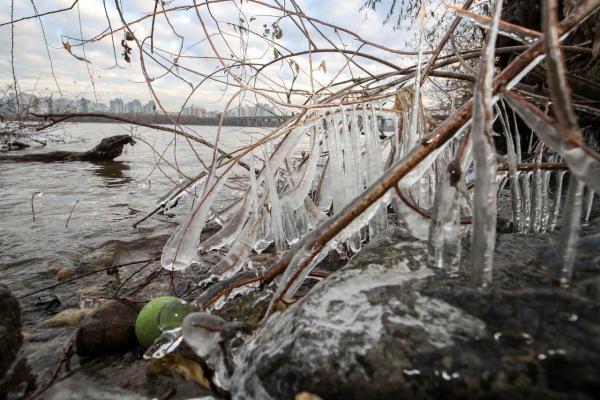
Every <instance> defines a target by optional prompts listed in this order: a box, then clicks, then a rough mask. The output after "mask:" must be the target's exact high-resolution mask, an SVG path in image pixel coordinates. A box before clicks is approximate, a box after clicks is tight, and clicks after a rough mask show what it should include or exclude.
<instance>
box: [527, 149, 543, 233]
mask: <svg viewBox="0 0 600 400" xmlns="http://www.w3.org/2000/svg"><path fill="white" fill-rule="evenodd" d="M541 162H542V156H541V155H539V156H538V157H537V160H536V164H539V163H541ZM542 183H543V182H542V171H541V170H540V169H539V168H536V169H535V170H534V172H533V196H532V199H531V218H530V224H529V231H530V232H539V231H540V225H541V222H542Z"/></svg>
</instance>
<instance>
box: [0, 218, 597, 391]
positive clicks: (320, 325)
mask: <svg viewBox="0 0 600 400" xmlns="http://www.w3.org/2000/svg"><path fill="white" fill-rule="evenodd" d="M557 236H558V232H557V233H552V234H548V235H541V234H540V235H537V234H529V235H527V236H523V235H519V234H503V235H500V236H499V239H498V243H497V254H496V260H495V264H496V266H495V270H494V274H495V277H494V282H493V284H492V285H491V287H489V288H486V289H475V288H471V287H470V285H469V283H468V280H467V277H466V274H464V273H458V274H456V275H454V276H451V275H449V274H446V273H445V272H443V271H438V270H432V269H429V268H427V267H426V257H427V249H426V243H425V242H422V241H419V240H416V239H414V238H413V237H411V236H410V235H409V234H408V233H407V232H405V231H403V230H400V229H397V230H392V231H388V232H386V233H384V234H382V235H381V236H380V237H378V238H377V239H376V240H374V241H373V242H372V243H370V244H369V245H367V246H365V248H364V249H363V250H362V251H361V252H360V253H358V254H357V255H356V256H354V257H353V258H352V259H351V260H350V261H349V262H348V263H347V264H346V265H345V266H343V267H341V268H339V269H338V270H337V271H335V272H333V273H332V275H331V276H329V277H328V278H327V279H324V280H321V281H320V282H316V280H312V282H311V284H310V285H307V286H306V287H305V288H304V290H302V291H301V292H302V294H303V295H304V297H302V298H300V299H299V300H298V301H297V302H295V303H294V304H292V305H291V306H289V307H287V308H286V309H285V310H281V311H279V312H278V313H277V314H276V315H274V316H272V317H271V319H270V320H269V321H268V322H267V323H266V324H264V325H262V326H260V328H257V329H256V330H255V331H254V332H253V334H252V335H249V336H248V335H246V336H243V337H240V338H238V340H237V341H236V342H234V343H232V344H231V346H232V347H231V348H230V349H229V350H230V351H231V354H232V355H233V362H234V363H233V364H234V371H233V373H232V376H231V377H230V379H229V381H228V383H227V386H228V387H226V388H222V387H219V385H217V384H216V383H215V382H214V381H213V382H208V381H210V380H211V377H212V378H213V380H214V376H215V372H218V373H222V371H221V372H219V371H211V368H210V367H209V366H208V365H206V364H205V363H204V362H203V360H202V359H198V358H197V357H196V356H195V355H194V354H193V353H192V352H190V350H189V349H186V346H180V348H179V349H178V350H177V351H176V352H175V353H173V354H171V355H169V356H167V357H165V358H163V359H161V360H145V359H144V358H143V357H142V356H143V353H144V349H142V348H141V347H140V346H139V345H137V344H136V343H135V340H132V337H131V336H128V335H131V333H132V330H133V321H134V320H135V318H134V316H135V312H133V314H132V315H131V316H129V317H127V315H128V313H126V312H124V311H123V310H121V311H119V310H120V308H119V307H121V308H123V309H125V308H127V309H129V308H131V309H132V310H133V309H139V308H140V307H141V305H143V302H145V301H147V300H148V299H150V298H153V297H157V296H160V295H164V294H169V293H170V292H171V290H172V288H171V287H170V282H169V279H168V278H167V275H168V274H165V275H164V276H163V277H162V278H161V279H155V280H153V281H152V282H151V283H149V284H147V285H146V286H145V287H143V288H142V289H141V290H140V291H139V292H137V293H135V294H133V295H132V296H129V297H128V298H130V299H131V302H132V303H131V304H132V305H131V306H127V305H124V304H123V300H122V299H121V298H120V299H113V298H111V296H109V295H108V294H109V293H114V289H115V287H117V286H119V285H122V283H123V282H122V278H123V277H124V276H126V275H125V272H126V269H124V270H123V271H122V272H121V277H120V278H118V277H117V275H118V274H117V275H115V274H114V271H112V275H110V274H107V273H104V274H102V275H97V276H96V277H93V276H92V277H91V278H85V279H82V280H81V282H77V283H76V284H73V285H72V286H69V285H64V286H69V289H68V291H66V289H64V286H61V287H62V289H61V291H60V292H58V291H56V290H53V289H50V290H48V291H45V292H42V293H40V294H39V296H38V297H36V298H35V299H32V298H25V299H23V300H21V308H23V310H24V312H23V317H21V316H20V315H19V313H18V310H19V308H18V307H16V304H17V300H16V299H15V298H14V296H12V295H11V294H10V292H9V290H8V288H6V287H4V286H3V287H1V288H0V292H1V293H0V294H1V296H0V300H1V302H0V304H1V307H0V341H1V343H2V347H3V348H6V349H8V350H9V351H7V352H5V353H4V354H2V359H1V361H2V362H1V365H0V366H1V367H2V370H0V373H2V374H3V375H4V377H3V378H2V382H1V383H0V392H1V393H3V394H2V395H1V396H0V398H7V399H19V398H26V397H27V396H30V395H31V394H32V393H34V394H35V393H36V391H37V392H38V393H39V397H41V398H48V399H65V398H69V399H71V398H72V399H83V398H85V399H101V398H102V399H103V398H117V397H118V398H125V399H141V398H171V399H187V398H198V397H200V398H202V396H209V397H206V398H227V397H232V398H246V399H254V398H269V397H270V398H273V399H294V398H299V397H297V396H299V395H300V394H303V395H304V394H306V396H319V397H320V398H322V399H385V398H390V399H392V398H400V397H401V398H414V399H437V398H460V399H488V398H494V399H504V398H506V399H508V398H526V397H527V398H530V397H540V396H541V397H544V398H549V399H563V398H564V399H566V398H577V399H588V398H589V399H592V398H595V396H596V393H598V392H599V391H600V381H598V379H597V376H600V317H599V315H600V254H599V253H598V251H597V249H598V248H600V218H598V217H596V218H595V219H593V221H592V222H591V223H590V224H589V225H588V226H586V227H584V229H583V232H582V237H581V240H580V245H579V251H578V260H577V264H576V267H575V279H574V283H573V284H572V285H571V286H570V287H568V288H562V287H558V286H556V285H554V284H553V279H552V276H553V275H554V272H553V271H554V268H555V263H556V259H557V256H556V254H555V247H556V240H557ZM524 238H526V240H524ZM165 239H166V238H165V237H157V238H155V239H151V240H148V241H146V243H143V244H141V243H127V242H112V243H107V245H106V246H104V247H103V248H102V249H98V250H97V251H96V252H94V253H90V254H88V255H87V257H86V262H85V264H86V265H88V267H87V268H88V269H89V268H93V267H105V268H107V270H109V271H110V268H109V267H110V266H111V265H116V264H118V263H120V264H126V263H127V261H131V260H133V259H139V258H140V257H141V256H142V254H143V255H144V256H145V257H147V256H148V255H150V256H152V255H157V254H158V250H157V249H160V247H161V243H163V242H164V240H165ZM150 249H154V252H152V251H150ZM466 251H468V249H466ZM334 265H335V263H334V264H330V265H329V268H330V269H335V267H332V266H334ZM338 265H339V263H338ZM156 266H158V264H157V263H156V261H155V262H154V264H151V267H150V268H149V269H148V272H144V273H141V274H140V275H139V276H135V278H132V279H133V280H134V282H131V283H138V281H139V283H140V284H142V283H144V280H147V279H148V276H149V275H150V274H151V271H152V268H154V267H156ZM133 267H134V268H137V267H136V266H133ZM126 268H128V267H126ZM84 270H85V268H84V269H82V270H81V271H79V270H78V271H77V273H78V274H80V273H82V272H83V271H84ZM57 273H58V271H57ZM62 274H64V275H65V276H67V277H68V276H71V275H70V274H66V273H65V272H64V271H63V272H62ZM57 276H58V275H57ZM65 276H63V277H62V278H60V277H58V278H57V279H65ZM68 279H71V278H68ZM193 279H194V272H193V271H189V272H188V273H186V276H185V277H180V278H179V279H178V280H177V281H176V290H181V291H183V285H184V282H186V281H188V282H189V281H193ZM315 283H316V285H314V287H312V288H311V287H310V286H312V285H313V284H315ZM268 290H269V289H268V288H257V290H255V291H254V292H252V293H249V294H247V295H244V296H239V297H235V298H232V299H230V301H228V302H227V303H226V304H225V305H224V306H223V307H222V308H220V309H219V310H214V313H215V314H218V315H220V316H221V317H223V318H224V319H226V320H228V321H238V322H245V323H249V324H251V325H254V326H256V324H257V323H258V322H259V321H260V318H261V317H262V315H263V313H264V310H265V307H266V303H267V301H268V296H267V295H268V293H269V291H268ZM53 296H54V297H55V298H58V299H59V304H58V305H57V306H52V305H51V303H52V302H50V303H49V304H50V307H49V306H48V304H46V305H43V306H42V305H39V304H41V303H40V299H44V298H47V299H52V298H53ZM94 296H95V297H96V298H97V302H96V303H95V304H89V303H85V302H84V304H82V306H83V308H80V307H78V301H79V300H81V299H82V298H90V297H94ZM36 302H37V303H38V305H37V306H36V305H35V304H36ZM98 306H99V307H100V308H98ZM117 308H119V310H117ZM101 310H104V311H101ZM107 310H108V311H107ZM102 312H104V315H102ZM21 318H23V321H21ZM111 318H112V319H111ZM111 321H112V322H111ZM21 324H23V327H21ZM94 324H95V325H94ZM94 326H95V328H94V329H93V332H94V333H93V334H96V335H98V332H102V335H104V336H102V335H101V338H100V340H99V341H98V340H97V343H100V345H99V346H100V347H97V348H95V349H93V351H91V352H90V354H88V356H92V357H82V356H78V355H75V354H74V353H75V346H72V344H73V343H74V342H76V341H77V340H79V341H81V335H82V334H83V333H85V330H86V329H89V328H90V327H94ZM118 326H121V327H122V328H118V329H117V327H118ZM21 330H23V336H22V335H21ZM119 332H121V333H120V334H119ZM93 334H92V335H91V336H90V334H89V332H88V334H87V336H86V337H87V338H88V339H89V338H90V337H93ZM76 335H78V336H76ZM75 338H77V339H75ZM96 339H97V338H96ZM21 342H22V345H21ZM94 343H96V342H94ZM102 346H104V347H102ZM65 356H68V358H69V363H68V364H69V369H68V370H66V369H65V368H63V369H62V370H61V371H60V373H58V375H57V377H56V379H54V380H53V381H52V385H51V387H49V389H48V390H44V391H43V392H40V388H44V385H45V383H46V382H48V381H49V379H51V378H52V374H54V373H55V371H54V368H55V366H56V365H57V363H58V362H59V361H60V360H61V359H62V358H64V357H65ZM182 362H183V364H182ZM181 365H186V366H187V367H186V368H183V369H182V366H181ZM193 365H197V366H199V368H200V370H196V371H197V372H198V371H201V372H202V373H201V374H200V375H201V376H202V377H203V379H204V380H202V379H200V378H199V376H197V374H196V375H194V374H191V373H190V371H194V370H195V369H194V368H195V367H193V368H192V367H190V366H193ZM190 368H191V369H190ZM190 374H191V375H190ZM223 389H226V390H223ZM307 393H310V394H311V395H309V394H307ZM305 398H310V397H305ZM312 398H318V397H312Z"/></svg>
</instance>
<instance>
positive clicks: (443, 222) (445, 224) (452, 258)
mask: <svg viewBox="0 0 600 400" xmlns="http://www.w3.org/2000/svg"><path fill="white" fill-rule="evenodd" d="M436 195H437V196H436V205H435V207H434V210H433V215H432V221H431V224H430V227H429V240H428V249H429V257H428V264H429V266H430V267H432V268H439V269H447V270H449V271H450V272H456V270H457V267H458V265H459V263H460V257H461V255H460V253H461V245H460V207H459V204H458V202H457V197H458V192H457V190H456V187H455V186H454V185H452V184H451V182H450V174H449V173H445V174H443V175H442V177H441V182H440V184H439V187H438V191H437V193H436Z"/></svg>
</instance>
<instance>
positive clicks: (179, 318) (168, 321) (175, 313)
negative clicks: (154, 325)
mask: <svg viewBox="0 0 600 400" xmlns="http://www.w3.org/2000/svg"><path fill="white" fill-rule="evenodd" d="M194 311H196V310H195V308H194V307H193V306H192V305H191V304H188V303H186V302H184V301H181V300H178V301H173V302H171V303H169V304H165V306H164V307H163V308H162V309H161V310H160V312H159V313H158V329H160V331H161V332H164V331H168V330H171V329H175V328H179V327H181V323H182V322H183V319H184V318H185V317H186V315H188V314H190V313H193V312H194Z"/></svg>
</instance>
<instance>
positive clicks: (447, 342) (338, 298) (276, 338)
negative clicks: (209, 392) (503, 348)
mask: <svg viewBox="0 0 600 400" xmlns="http://www.w3.org/2000/svg"><path fill="white" fill-rule="evenodd" d="M388 235H389V233H386V234H385V235H382V239H381V240H376V241H375V243H374V244H373V243H371V244H369V246H368V247H366V248H365V249H364V250H363V252H361V253H359V255H358V256H357V257H355V258H354V259H353V260H352V261H350V263H349V264H348V265H347V266H346V267H344V268H343V269H342V270H340V271H338V272H336V273H334V274H333V275H331V276H330V277H329V278H328V279H327V280H324V281H321V282H320V283H318V284H317V285H316V286H315V287H314V288H313V289H312V290H311V292H310V293H309V294H308V295H307V296H305V297H303V298H302V299H301V300H299V301H298V302H296V303H294V304H293V305H292V306H290V307H289V308H288V309H286V310H285V311H284V312H283V313H281V314H275V315H273V316H272V317H271V319H269V320H268V321H267V322H266V324H264V325H263V326H262V327H260V328H259V329H258V330H257V331H256V332H255V333H254V335H253V336H252V338H251V339H250V340H249V341H248V342H247V343H246V344H245V346H244V347H243V349H240V351H239V352H238V353H237V354H236V355H235V364H236V368H235V372H234V375H233V376H232V379H231V388H230V389H231V393H232V396H233V397H234V398H240V399H253V398H264V399H269V398H272V396H271V395H270V394H269V393H268V391H267V390H266V389H265V387H264V385H263V384H264V381H263V380H265V379H266V380H268V379H269V375H270V374H269V373H268V370H269V368H270V366H278V368H284V369H287V368H290V369H291V372H292V373H293V371H294V370H295V369H294V365H295V363H298V362H300V363H301V364H302V368H301V370H302V373H303V374H306V375H307V376H313V373H316V372H317V371H323V370H325V371H326V370H327V368H329V367H328V365H329V363H331V362H332V360H335V369H336V374H339V375H341V376H346V375H347V374H353V373H357V365H361V364H360V363H359V362H358V361H357V360H358V359H359V358H361V357H367V356H368V353H369V352H370V351H372V350H373V349H374V348H375V347H376V346H378V345H379V344H380V341H381V340H382V338H383V337H384V336H389V335H390V334H391V333H390V332H399V331H402V330H406V331H409V332H412V334H414V335H419V337H420V338H421V339H422V341H423V342H424V343H427V344H428V346H432V347H433V348H444V347H447V346H452V345H453V344H454V342H455V340H457V339H458V338H465V337H467V338H471V337H480V336H481V335H483V333H484V332H485V324H484V323H483V322H482V321H481V320H479V319H477V318H474V317H472V316H470V315H468V314H466V313H465V312H464V311H462V310H460V309H458V308H456V307H454V306H452V305H450V304H448V303H446V302H444V301H442V300H439V299H433V298H430V297H427V296H425V295H421V294H419V293H418V292H417V291H416V290H414V288H413V285H416V284H417V283H418V282H420V281H422V280H424V279H426V278H428V277H430V276H432V275H433V271H432V270H431V269H429V268H427V267H426V266H425V262H426V245H425V243H423V242H420V241H416V240H413V241H411V242H398V241H397V239H396V238H393V239H392V238H390V237H389V236H388ZM372 246H375V248H373V247H372ZM377 246H382V247H385V248H386V250H385V251H383V250H382V249H381V248H378V247H377ZM386 252H388V253H387V255H386V256H385V257H384V258H382V257H381V255H382V253H383V254H386ZM390 254H391V255H390ZM382 299H386V300H385V301H384V300H382ZM360 370H361V369H360V368H358V371H360ZM302 378H303V377H297V376H295V377H294V378H293V379H292V381H293V380H294V379H302ZM274 379H276V378H274ZM285 384H286V385H287V384H290V383H289V382H288V383H285ZM291 385H293V383H291Z"/></svg>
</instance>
